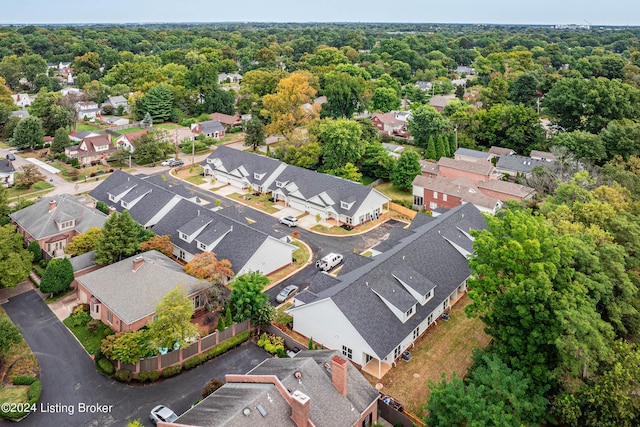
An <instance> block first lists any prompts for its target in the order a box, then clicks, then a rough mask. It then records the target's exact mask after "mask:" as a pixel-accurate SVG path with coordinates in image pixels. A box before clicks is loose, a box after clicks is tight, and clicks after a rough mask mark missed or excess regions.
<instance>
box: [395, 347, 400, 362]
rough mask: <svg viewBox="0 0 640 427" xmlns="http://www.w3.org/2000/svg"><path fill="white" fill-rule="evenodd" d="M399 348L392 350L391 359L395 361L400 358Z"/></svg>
mask: <svg viewBox="0 0 640 427" xmlns="http://www.w3.org/2000/svg"><path fill="white" fill-rule="evenodd" d="M400 353H401V352H400V346H397V347H396V348H395V349H394V350H393V359H394V360H395V359H397V358H398V357H400Z"/></svg>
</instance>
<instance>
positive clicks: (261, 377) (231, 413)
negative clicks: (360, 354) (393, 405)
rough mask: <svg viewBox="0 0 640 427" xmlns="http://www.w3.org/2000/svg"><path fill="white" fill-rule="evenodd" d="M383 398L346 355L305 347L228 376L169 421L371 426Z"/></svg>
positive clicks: (262, 426)
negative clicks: (193, 404)
mask: <svg viewBox="0 0 640 427" xmlns="http://www.w3.org/2000/svg"><path fill="white" fill-rule="evenodd" d="M378 398H379V393H378V391H377V390H376V389H375V388H374V387H373V386H372V385H371V384H369V382H368V381H367V380H366V379H365V378H364V377H363V376H362V374H360V372H358V369H357V368H355V367H354V366H353V365H352V364H351V363H349V362H348V360H347V358H346V356H344V355H340V354H339V353H338V352H336V351H331V350H315V351H311V350H303V351H301V352H300V353H298V354H297V355H296V357H294V358H288V359H278V358H276V359H273V358H272V359H266V360H264V361H263V362H261V363H260V364H259V365H258V366H256V367H255V368H253V369H252V370H251V371H249V373H247V374H246V375H226V377H225V384H224V385H223V386H222V387H220V388H219V389H218V390H216V391H215V392H214V393H213V394H211V395H209V396H208V397H206V398H205V399H204V400H202V401H201V402H199V403H198V404H196V405H195V406H193V407H192V408H191V409H189V410H188V411H187V412H185V413H184V414H182V415H181V416H180V417H179V418H178V419H177V420H176V421H174V422H173V423H171V424H165V425H167V426H169V425H170V426H199V427H217V426H222V425H224V426H247V425H250V426H253V427H274V426H278V427H288V426H291V427H303V426H304V427H311V426H316V427H324V426H326V427H362V426H370V425H372V424H374V423H376V422H377V421H378V419H377V418H378V400H379V399H378ZM158 425H159V426H160V425H161V424H158Z"/></svg>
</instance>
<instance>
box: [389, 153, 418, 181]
mask: <svg viewBox="0 0 640 427" xmlns="http://www.w3.org/2000/svg"><path fill="white" fill-rule="evenodd" d="M421 173H422V167H421V166H420V155H419V154H418V153H416V152H415V151H409V150H406V151H404V152H403V153H402V154H401V155H400V158H399V159H398V161H397V162H396V164H395V166H394V167H393V171H392V172H391V175H390V176H389V179H391V182H392V183H393V185H395V186H396V187H398V188H401V189H402V190H405V191H410V190H411V183H412V182H413V180H414V179H415V177H416V176H418V175H420V174H421Z"/></svg>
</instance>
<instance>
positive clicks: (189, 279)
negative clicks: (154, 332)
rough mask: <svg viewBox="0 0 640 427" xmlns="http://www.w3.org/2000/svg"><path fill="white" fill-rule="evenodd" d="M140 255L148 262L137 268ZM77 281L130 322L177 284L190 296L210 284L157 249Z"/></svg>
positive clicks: (148, 311)
mask: <svg viewBox="0 0 640 427" xmlns="http://www.w3.org/2000/svg"><path fill="white" fill-rule="evenodd" d="M136 258H142V260H143V261H144V262H143V263H142V265H141V266H140V267H139V268H138V269H137V270H136V271H133V261H134V259H136ZM159 278H162V280H159ZM76 280H77V281H78V282H79V283H80V284H82V285H83V286H84V287H85V288H87V290H88V291H89V292H91V294H92V295H93V296H95V297H96V298H98V299H99V300H100V302H101V303H102V304H104V305H106V306H107V307H108V308H109V310H111V311H112V312H113V313H114V314H116V315H117V316H118V317H119V318H120V319H122V320H123V321H124V322H125V323H126V324H131V323H133V322H135V321H136V320H139V319H142V318H144V317H146V316H149V315H151V314H153V313H154V312H155V310H156V306H157V305H158V303H159V302H160V301H161V300H162V298H163V297H164V296H165V295H166V294H168V293H169V292H170V291H171V290H173V289H174V288H175V287H176V286H180V287H181V288H182V289H183V290H184V291H185V292H186V293H187V295H191V294H193V293H195V292H198V291H200V290H202V289H205V288H207V287H208V286H209V284H208V283H207V282H205V281H202V280H199V279H196V278H195V277H193V276H189V275H188V274H186V273H185V272H184V269H183V267H182V266H181V265H180V264H178V263H177V262H175V261H173V260H171V259H170V258H168V257H167V256H165V255H163V254H161V253H160V252H158V251H155V250H152V251H149V252H144V253H142V254H139V255H135V256H133V257H130V258H127V259H124V260H122V261H119V262H116V263H115V264H111V265H108V266H106V267H102V268H100V269H99V270H96V271H92V272H90V273H87V274H85V275H82V276H79V277H77V278H76Z"/></svg>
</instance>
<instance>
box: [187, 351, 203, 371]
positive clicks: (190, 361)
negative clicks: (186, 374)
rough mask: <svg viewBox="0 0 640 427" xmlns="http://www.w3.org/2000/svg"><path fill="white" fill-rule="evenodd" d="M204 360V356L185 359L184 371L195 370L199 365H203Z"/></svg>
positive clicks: (199, 355)
mask: <svg viewBox="0 0 640 427" xmlns="http://www.w3.org/2000/svg"><path fill="white" fill-rule="evenodd" d="M206 360H207V358H206V355H205V354H198V355H197V356H193V357H192V358H190V359H187V361H186V362H184V369H191V368H195V367H196V366H198V365H199V364H201V363H204V362H205V361H206Z"/></svg>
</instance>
